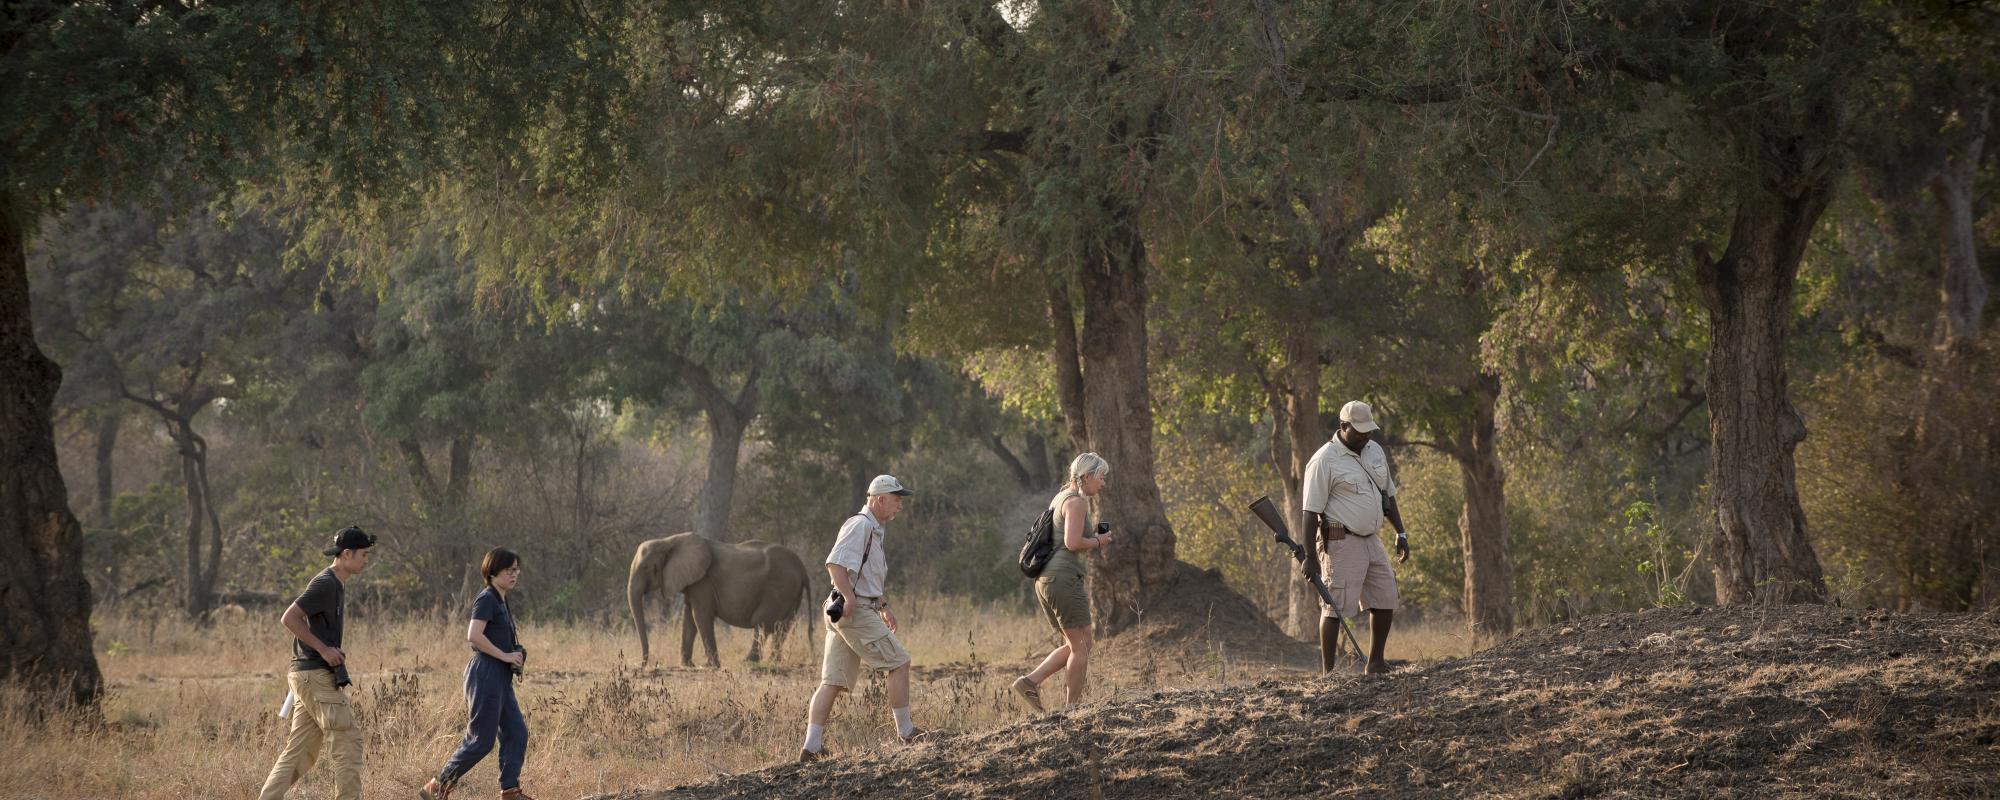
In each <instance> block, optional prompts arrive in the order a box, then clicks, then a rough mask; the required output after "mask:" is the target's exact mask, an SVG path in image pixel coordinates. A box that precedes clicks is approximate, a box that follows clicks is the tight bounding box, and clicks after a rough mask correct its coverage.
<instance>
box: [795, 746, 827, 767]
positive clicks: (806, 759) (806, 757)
mask: <svg viewBox="0 0 2000 800" xmlns="http://www.w3.org/2000/svg"><path fill="white" fill-rule="evenodd" d="M827 755H829V754H828V753H827V751H826V748H824V747H822V748H820V749H819V752H817V753H815V752H813V751H811V750H807V749H805V748H803V747H801V748H799V763H801V764H811V763H813V762H814V761H818V760H820V759H822V758H826V757H827Z"/></svg>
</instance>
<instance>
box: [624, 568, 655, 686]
mask: <svg viewBox="0 0 2000 800" xmlns="http://www.w3.org/2000/svg"><path fill="white" fill-rule="evenodd" d="M641 557H642V558H643V557H644V556H643V551H642V555H641ZM652 582H653V581H652V572H651V571H650V570H641V569H638V568H637V566H636V565H635V566H634V568H633V570H632V574H631V576H630V577H629V578H627V580H626V581H625V600H626V602H628V603H631V605H632V626H633V627H634V628H637V629H638V631H639V663H640V664H642V665H643V664H645V663H646V661H647V659H649V658H650V657H651V655H652V653H651V652H650V647H649V646H648V644H647V642H646V595H647V594H650V593H651V590H652V586H651V584H652Z"/></svg>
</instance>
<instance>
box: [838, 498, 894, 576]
mask: <svg viewBox="0 0 2000 800" xmlns="http://www.w3.org/2000/svg"><path fill="white" fill-rule="evenodd" d="M883 534H884V531H883V530H882V523H881V522H879V521H877V520H876V519H875V514H874V513H873V512H871V511H869V510H868V507H867V506H862V507H861V512H860V513H858V514H855V515H854V516H851V517H848V518H847V522H845V523H843V524H842V525H841V526H840V537H839V538H837V539H835V540H833V550H832V551H831V552H828V553H827V554H826V563H828V564H839V565H840V566H843V567H846V568H847V572H848V579H849V580H851V581H853V582H854V593H855V594H858V595H861V596H862V597H878V598H879V597H881V596H882V585H883V583H884V582H885V581H887V580H888V578H889V557H888V554H887V553H884V552H883V551H882V550H883V548H882V536H883ZM871 541H872V542H873V543H872V544H870V542H871ZM864 550H865V551H866V552H867V555H868V563H866V564H863V563H861V556H862V553H863V551H864Z"/></svg>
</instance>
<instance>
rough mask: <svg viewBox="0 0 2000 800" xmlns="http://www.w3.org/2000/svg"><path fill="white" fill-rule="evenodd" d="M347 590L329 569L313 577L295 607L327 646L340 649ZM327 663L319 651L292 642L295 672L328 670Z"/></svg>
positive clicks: (295, 638)
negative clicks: (341, 625) (302, 612)
mask: <svg viewBox="0 0 2000 800" xmlns="http://www.w3.org/2000/svg"><path fill="white" fill-rule="evenodd" d="M346 600H347V587H346V586H344V585H342V584H341V582H340V579H339V578H336V577H334V576H333V568H332V567H327V568H326V569H323V570H320V572H319V574H318V575H314V576H313V579H312V583H308V584H306V590H305V591H303V592H300V593H299V597H298V599H297V600H293V601H292V602H293V603H296V604H297V605H298V607H299V610H300V611H304V612H306V628H307V629H308V630H311V631H312V635H314V636H317V637H319V640H320V641H322V642H325V643H326V646H328V647H333V648H339V647H340V623H341V620H342V617H343V616H344V611H343V607H344V606H345V605H346ZM326 668H327V664H326V659H323V658H320V657H319V651H317V650H314V649H312V648H311V647H307V646H306V643H305V642H303V641H300V640H299V639H298V638H297V637H293V638H292V671H293V672H304V671H306V670H311V669H326Z"/></svg>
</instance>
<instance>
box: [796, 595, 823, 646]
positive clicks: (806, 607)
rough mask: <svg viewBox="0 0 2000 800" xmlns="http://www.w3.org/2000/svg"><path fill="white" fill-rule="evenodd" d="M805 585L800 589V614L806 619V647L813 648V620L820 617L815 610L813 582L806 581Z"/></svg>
mask: <svg viewBox="0 0 2000 800" xmlns="http://www.w3.org/2000/svg"><path fill="white" fill-rule="evenodd" d="M803 583H804V585H803V586H800V587H799V613H800V614H801V615H803V616H805V618H806V646H807V647H811V646H812V640H813V618H814V617H817V616H819V614H817V613H815V611H816V609H814V608H813V583H812V581H811V580H806V581H804V582H803Z"/></svg>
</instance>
